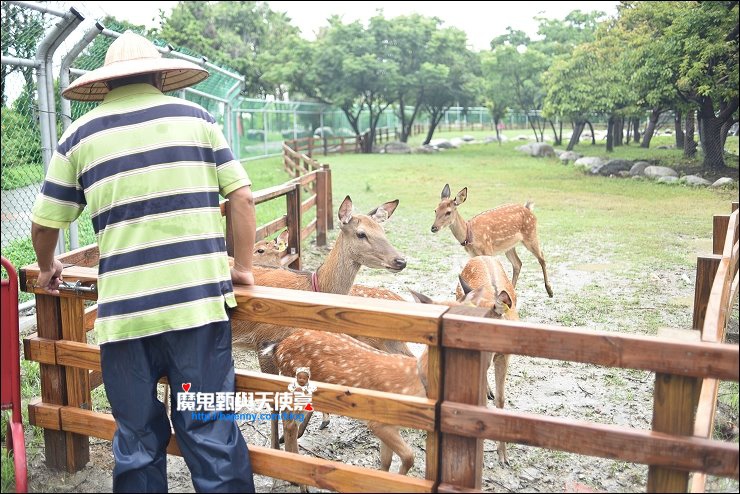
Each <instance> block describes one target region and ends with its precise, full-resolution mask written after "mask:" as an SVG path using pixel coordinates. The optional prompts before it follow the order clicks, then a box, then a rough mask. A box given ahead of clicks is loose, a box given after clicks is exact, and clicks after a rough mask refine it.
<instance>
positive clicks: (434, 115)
mask: <svg viewBox="0 0 740 494" xmlns="http://www.w3.org/2000/svg"><path fill="white" fill-rule="evenodd" d="M445 111H446V110H443V111H440V112H439V113H438V112H436V111H433V112H429V117H430V120H429V130H428V131H427V137H426V139H424V143H423V144H425V145H426V144H429V143H430V142H431V140H432V136H434V131H435V130H436V129H437V125H439V122H441V121H442V117H443V116H444V114H445Z"/></svg>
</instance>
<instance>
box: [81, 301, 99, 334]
mask: <svg viewBox="0 0 740 494" xmlns="http://www.w3.org/2000/svg"><path fill="white" fill-rule="evenodd" d="M97 318H98V304H95V305H91V306H90V307H88V308H87V309H85V316H84V319H83V324H84V327H85V330H86V331H91V330H93V329H94V328H95V319H97Z"/></svg>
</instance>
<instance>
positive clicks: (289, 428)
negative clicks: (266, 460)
mask: <svg viewBox="0 0 740 494" xmlns="http://www.w3.org/2000/svg"><path fill="white" fill-rule="evenodd" d="M273 422H277V421H273ZM283 432H284V433H285V451H287V452H288V453H295V454H300V453H299V452H298V423H297V422H296V421H295V420H293V419H288V420H285V419H283ZM299 487H300V490H301V492H308V487H307V486H306V485H303V484H301V485H300V486H299Z"/></svg>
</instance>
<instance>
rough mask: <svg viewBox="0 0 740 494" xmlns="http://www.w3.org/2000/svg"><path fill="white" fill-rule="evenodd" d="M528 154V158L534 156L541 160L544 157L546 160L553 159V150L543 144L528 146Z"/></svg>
mask: <svg viewBox="0 0 740 494" xmlns="http://www.w3.org/2000/svg"><path fill="white" fill-rule="evenodd" d="M529 154H530V156H536V157H538V158H542V157H545V156H546V157H548V158H554V157H555V150H554V149H553V148H552V146H550V145H549V144H546V143H544V142H533V143H532V144H530V147H529Z"/></svg>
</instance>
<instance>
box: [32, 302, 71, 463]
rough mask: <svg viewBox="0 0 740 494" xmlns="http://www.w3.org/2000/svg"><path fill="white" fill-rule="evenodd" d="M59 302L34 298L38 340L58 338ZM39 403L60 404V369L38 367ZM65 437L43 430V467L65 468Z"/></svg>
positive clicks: (62, 392) (63, 390)
mask: <svg viewBox="0 0 740 494" xmlns="http://www.w3.org/2000/svg"><path fill="white" fill-rule="evenodd" d="M61 318H62V316H61V309H60V304H59V299H58V298H56V297H52V296H51V295H36V330H37V331H38V335H39V337H40V338H45V339H47V340H58V339H60V338H61V337H62V322H61ZM39 373H40V376H41V400H42V401H43V402H44V403H48V404H50V405H59V406H61V405H64V400H65V398H66V394H67V389H66V388H67V383H66V379H65V373H64V368H63V367H61V366H59V365H49V364H40V365H39ZM67 442H68V438H67V435H66V434H65V433H63V432H60V431H55V430H50V429H44V447H45V448H46V449H45V457H46V466H47V467H48V468H51V469H54V470H66V469H67Z"/></svg>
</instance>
